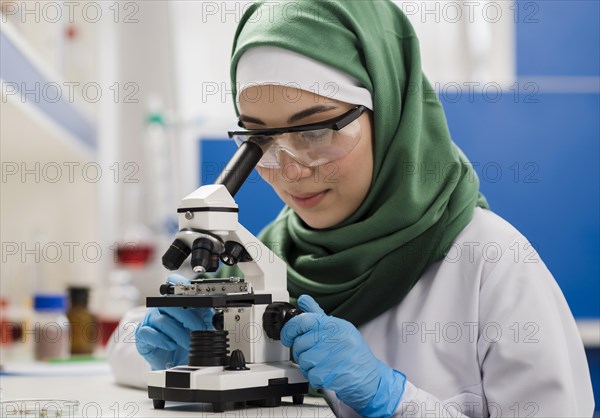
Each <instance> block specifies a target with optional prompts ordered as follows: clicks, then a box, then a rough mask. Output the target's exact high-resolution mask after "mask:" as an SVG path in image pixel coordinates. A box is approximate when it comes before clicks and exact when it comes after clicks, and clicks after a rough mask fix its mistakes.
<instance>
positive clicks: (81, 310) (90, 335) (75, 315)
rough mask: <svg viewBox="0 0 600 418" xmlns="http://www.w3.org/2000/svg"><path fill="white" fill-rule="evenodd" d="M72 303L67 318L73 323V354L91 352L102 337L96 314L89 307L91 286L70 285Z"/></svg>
mask: <svg viewBox="0 0 600 418" xmlns="http://www.w3.org/2000/svg"><path fill="white" fill-rule="evenodd" d="M69 298H70V301H71V305H70V307H69V310H68V311H67V318H69V323H70V325H71V354H91V353H92V352H93V351H94V347H95V346H96V343H97V342H98V339H99V338H100V331H99V328H98V325H97V323H96V319H95V318H94V315H92V313H91V312H90V311H89V309H88V300H89V288H87V287H69Z"/></svg>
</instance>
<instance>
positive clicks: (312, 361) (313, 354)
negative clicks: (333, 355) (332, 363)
mask: <svg viewBox="0 0 600 418" xmlns="http://www.w3.org/2000/svg"><path fill="white" fill-rule="evenodd" d="M294 345H295V344H294ZM329 356H330V353H329V351H328V350H326V349H323V348H322V347H319V346H315V347H312V348H310V349H309V350H306V351H304V352H303V353H301V354H300V355H298V357H297V362H298V366H300V368H301V369H302V370H304V371H305V372H309V371H310V370H311V369H312V368H313V367H316V366H319V365H322V364H326V363H327V362H328V357H329Z"/></svg>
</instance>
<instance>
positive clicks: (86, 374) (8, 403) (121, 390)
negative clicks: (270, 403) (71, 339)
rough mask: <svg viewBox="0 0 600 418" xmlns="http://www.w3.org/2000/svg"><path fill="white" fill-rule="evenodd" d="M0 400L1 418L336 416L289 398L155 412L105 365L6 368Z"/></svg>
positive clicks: (174, 406)
mask: <svg viewBox="0 0 600 418" xmlns="http://www.w3.org/2000/svg"><path fill="white" fill-rule="evenodd" d="M0 400H1V410H0V416H2V417H28V418H30V417H45V418H54V417H61V418H71V417H107V418H108V417H111V418H117V417H119V418H122V417H131V418H134V417H144V418H146V417H175V418H179V417H181V418H184V417H196V418H198V417H227V418H234V417H240V418H242V417H244V418H246V417H248V418H253V417H257V418H258V417H264V418H270V417H273V418H276V417H297V418H300V417H306V418H334V417H335V415H334V413H333V412H332V411H331V410H330V409H329V407H328V406H327V404H326V402H325V400H324V399H321V398H314V397H309V396H307V397H305V400H304V404H302V405H294V404H292V399H291V397H289V398H283V400H282V403H281V406H279V407H275V408H259V407H252V406H249V407H247V408H246V409H233V410H228V411H225V412H223V413H214V412H212V409H211V406H210V405H209V404H199V403H196V404H194V403H180V402H167V404H166V407H165V409H162V410H159V409H154V408H153V405H152V400H151V399H149V398H148V394H147V392H146V391H145V390H141V389H136V388H129V387H123V386H119V385H117V384H115V382H114V379H113V377H112V375H111V374H110V371H109V368H108V366H107V365H106V364H105V363H96V364H92V365H89V364H82V365H69V366H64V365H58V366H53V365H41V364H40V365H39V366H38V367H32V366H30V367H29V368H28V369H27V368H20V370H18V371H13V370H11V368H5V369H4V370H3V371H2V373H1V374H0ZM25 410H27V412H26V411H25ZM57 412H58V413H57Z"/></svg>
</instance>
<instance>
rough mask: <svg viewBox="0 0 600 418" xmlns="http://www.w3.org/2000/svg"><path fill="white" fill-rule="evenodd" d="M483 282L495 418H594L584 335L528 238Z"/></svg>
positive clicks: (485, 365) (483, 339)
mask: <svg viewBox="0 0 600 418" xmlns="http://www.w3.org/2000/svg"><path fill="white" fill-rule="evenodd" d="M509 249H510V250H511V251H508V252H506V253H505V254H503V256H502V258H501V260H500V261H499V262H498V263H497V265H496V266H495V267H494V268H493V270H491V272H490V274H489V275H488V276H487V277H486V278H483V280H482V283H481V288H480V303H479V317H480V322H479V338H478V346H477V352H478V355H479V363H480V369H481V373H482V380H483V388H484V393H485V397H486V400H487V404H488V410H489V414H490V415H491V416H506V415H510V416H553V417H585V416H587V417H591V416H592V414H593V411H594V397H593V392H592V385H591V380H590V374H589V368H588V364H587V359H586V356H585V351H584V348H583V343H582V341H581V336H580V335H579V332H578V329H577V325H576V323H575V320H574V318H573V315H572V313H571V311H570V310H569V306H568V305H567V302H566V300H565V298H564V296H563V294H562V292H561V290H560V288H559V287H558V285H557V283H556V281H555V280H554V278H553V277H552V274H551V273H550V272H549V271H548V269H547V268H546V266H545V265H544V263H543V261H542V260H541V258H540V256H539V255H538V253H537V252H536V251H535V249H534V248H533V247H532V246H531V244H530V243H529V242H528V241H527V240H526V239H525V238H524V237H523V236H519V237H517V238H516V239H515V240H514V242H513V243H512V244H511V245H510V246H509Z"/></svg>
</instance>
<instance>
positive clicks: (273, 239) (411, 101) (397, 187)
mask: <svg viewBox="0 0 600 418" xmlns="http://www.w3.org/2000/svg"><path fill="white" fill-rule="evenodd" d="M257 46H276V47H281V48H285V49H289V50H291V51H295V52H297V53H300V54H303V55H305V56H307V57H310V58H313V59H316V60H318V61H320V62H321V63H324V64H327V65H330V66H332V67H334V68H337V69H339V70H342V71H344V72H346V73H348V74H349V75H351V76H353V77H354V78H356V79H357V80H358V81H360V83H362V85H363V86H364V87H365V88H367V89H368V90H369V91H370V92H371V95H372V97H373V122H374V128H373V129H374V132H373V147H374V169H373V180H372V184H371V188H370V190H369V193H368V194H367V196H366V198H365V200H364V201H363V202H362V204H361V205H360V207H359V208H358V209H357V210H356V212H355V213H354V214H352V215H351V216H350V217H349V218H347V219H346V220H344V221H343V222H342V223H340V224H338V225H336V226H335V227H332V228H328V229H321V230H316V229H312V228H310V227H308V226H307V225H306V224H305V223H304V222H303V221H302V220H301V219H300V218H299V217H298V216H297V215H296V214H295V213H294V212H293V211H292V210H291V209H290V208H289V207H285V208H284V209H283V211H282V212H281V213H280V214H279V216H278V217H277V218H276V219H275V220H274V221H273V222H272V223H271V224H270V225H268V226H267V227H266V228H265V229H264V230H263V231H262V232H261V234H260V236H259V238H260V239H261V241H263V242H264V243H265V244H266V245H267V246H269V247H270V248H271V249H272V250H273V251H275V253H276V254H277V255H278V256H279V257H281V258H282V259H283V260H284V261H285V262H286V263H287V266H288V290H289V292H290V297H291V301H292V302H293V303H294V302H295V301H296V299H297V298H298V296H300V295H301V294H305V293H306V294H309V295H311V296H313V297H314V298H315V299H316V300H317V302H318V303H319V304H320V305H321V307H322V308H323V309H324V310H325V311H326V312H327V313H328V314H331V315H334V316H337V317H340V318H344V319H346V320H348V321H351V322H352V323H354V324H355V325H356V326H359V325H361V324H364V323H365V322H367V321H369V320H371V319H373V318H375V317H377V316H378V315H380V314H382V313H383V312H385V311H386V310H388V309H390V308H392V307H393V306H395V305H397V304H399V303H400V302H401V301H402V299H403V298H404V297H405V296H406V294H407V293H408V292H409V291H410V289H411V288H412V287H413V286H414V285H415V283H416V282H417V281H418V280H419V278H420V277H421V275H422V274H423V272H424V270H425V269H426V268H427V266H429V265H430V264H431V263H433V262H435V261H437V260H440V259H442V258H443V257H444V256H445V255H446V254H447V252H448V250H449V248H450V246H451V244H452V241H453V240H454V238H455V237H456V236H457V234H458V233H459V232H460V231H461V230H462V229H463V228H464V227H465V226H466V225H467V224H468V223H469V221H470V220H471V218H472V216H473V210H474V208H475V206H480V207H484V208H487V203H486V201H485V198H484V197H483V196H482V195H481V194H480V193H479V180H478V178H477V176H476V175H475V173H474V172H473V170H472V166H471V165H470V164H469V162H468V160H467V158H466V157H465V156H464V155H463V153H462V152H461V151H460V149H459V148H458V147H457V146H456V145H455V144H454V143H453V142H452V140H451V138H450V133H449V131H448V126H447V123H446V118H445V115H444V110H443V108H442V106H441V104H440V102H439V100H438V98H437V96H436V94H435V92H434V91H433V89H432V88H431V85H430V84H429V82H428V81H427V79H426V78H425V76H424V75H423V72H422V70H421V57H420V53H419V42H418V40H417V37H416V35H415V32H414V30H413V28H412V26H411V24H410V23H409V21H408V19H407V18H406V16H405V15H404V14H403V13H402V12H401V10H400V9H399V8H398V7H397V6H396V5H394V4H393V3H392V2H390V1H387V0H378V1H373V2H371V1H317V0H302V1H297V0H295V1H289V2H288V1H280V2H276V3H268V2H267V3H265V4H264V5H263V4H262V3H257V4H254V5H252V6H251V7H250V8H248V10H247V11H246V13H245V14H244V15H243V17H242V19H241V21H240V23H239V26H238V29H237V31H236V34H235V40H234V44H233V52H232V63H231V77H232V82H233V83H232V85H233V86H235V85H236V68H237V63H238V61H239V59H240V57H241V56H242V54H244V52H245V51H247V50H248V49H250V48H253V47H257ZM233 93H234V97H235V91H234V92H233ZM236 111H237V112H238V114H239V111H238V110H237V109H236Z"/></svg>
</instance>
